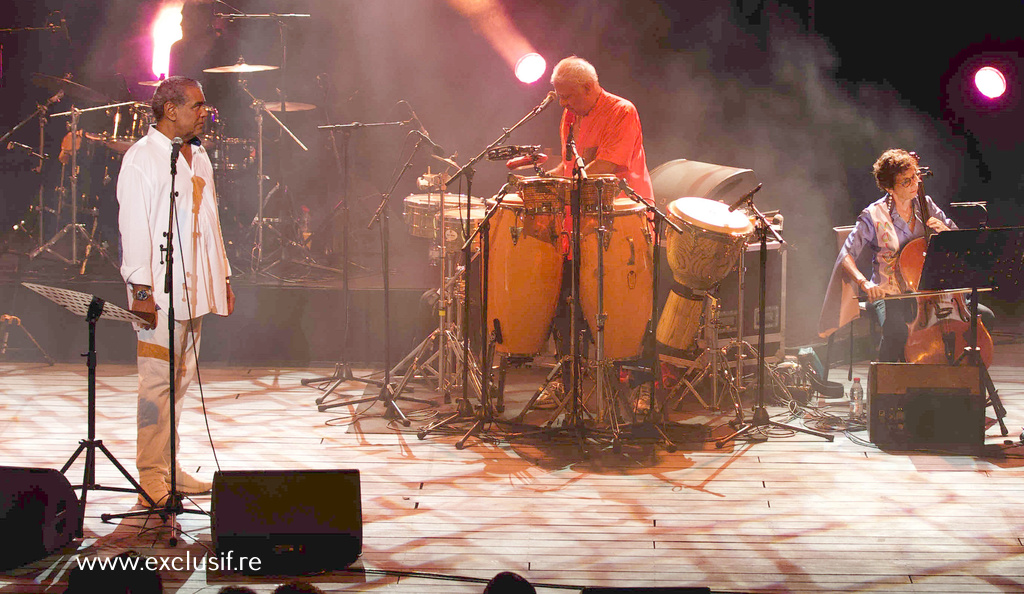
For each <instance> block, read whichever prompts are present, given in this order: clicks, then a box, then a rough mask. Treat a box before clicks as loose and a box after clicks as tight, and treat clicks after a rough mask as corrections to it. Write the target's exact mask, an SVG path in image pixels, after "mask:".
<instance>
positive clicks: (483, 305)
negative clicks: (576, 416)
mask: <svg viewBox="0 0 1024 594" xmlns="http://www.w3.org/2000/svg"><path fill="white" fill-rule="evenodd" d="M554 101H555V92H554V91H550V92H548V94H547V96H546V97H545V98H544V100H543V101H542V102H541V103H540V104H539V105H538V106H537V107H535V108H534V109H533V110H532V111H530V113H528V114H526V115H525V116H523V118H522V119H520V120H519V121H518V122H516V123H515V124H514V125H512V126H511V127H510V128H503V131H502V134H501V135H500V136H499V137H498V138H497V139H496V140H495V141H494V142H492V143H491V144H489V145H488V146H487V147H485V148H484V150H482V151H480V153H479V154H477V155H476V156H475V157H473V158H472V159H470V160H469V161H468V162H466V164H465V165H463V166H462V167H461V168H460V169H459V170H458V171H456V172H455V173H454V174H453V175H452V176H451V178H450V179H449V180H448V185H449V186H450V185H451V184H452V183H453V182H456V181H458V180H459V179H460V178H462V177H465V179H466V195H467V196H472V195H473V191H472V190H473V176H474V174H475V169H474V166H475V165H476V164H477V163H478V162H480V161H481V160H482V159H483V158H484V157H485V156H486V155H487V153H488V151H490V150H491V149H493V148H495V147H497V146H498V145H501V144H503V143H504V142H505V141H506V140H508V138H509V137H510V136H511V135H512V133H513V132H514V131H515V130H517V129H518V128H519V127H520V126H522V125H523V124H525V123H526V122H528V121H529V120H531V119H533V118H534V117H536V116H537V115H538V114H540V112H542V111H544V109H545V108H547V107H548V106H549V105H551V104H552V103H553V102H554ZM425 136H426V135H422V137H425ZM507 188H508V184H506V186H505V188H502V191H501V192H499V193H498V196H496V198H495V204H494V206H493V207H492V208H490V209H489V210H488V212H487V214H486V215H484V218H483V219H482V220H481V221H480V226H479V227H477V229H476V230H475V231H474V230H471V229H470V217H469V212H468V210H469V206H468V203H467V207H466V209H467V213H466V215H467V216H466V219H465V220H466V223H465V228H464V232H465V236H466V237H467V239H466V242H465V243H464V244H463V246H462V260H463V262H462V266H463V268H465V269H467V270H468V269H469V264H470V260H471V258H472V246H473V243H474V241H475V240H476V236H477V235H478V234H479V235H480V236H481V239H480V243H481V247H480V253H481V254H482V258H481V274H480V278H481V283H480V284H481V289H480V292H481V295H480V316H481V328H480V333H481V337H480V361H481V362H482V364H481V365H480V367H481V369H482V371H483V373H482V374H481V382H480V383H481V387H480V411H479V414H478V415H474V418H473V425H472V426H471V427H470V428H469V430H468V431H467V432H466V434H465V435H464V436H463V437H462V439H460V440H459V441H457V442H456V443H455V447H456V448H457V449H462V448H464V447H465V446H466V442H467V441H468V440H469V438H470V437H471V436H473V435H476V434H477V433H479V432H480V431H482V430H483V429H484V428H485V427H489V426H490V425H491V424H492V423H494V421H495V417H494V406H493V405H492V403H491V399H490V385H489V384H490V376H491V373H492V371H493V366H492V361H491V360H490V356H491V355H492V354H493V349H492V348H491V347H490V346H489V343H490V334H489V325H488V324H487V301H488V294H487V284H488V283H487V279H488V278H489V270H488V256H487V254H488V252H489V250H490V246H489V240H490V234H491V231H490V219H491V217H493V216H494V214H495V213H496V212H497V211H498V207H500V206H501V201H502V200H503V199H504V197H505V194H506V193H507V192H508V189H507ZM467 290H468V289H467ZM462 308H463V317H464V319H466V320H468V319H469V298H468V296H467V298H466V299H464V300H463V304H462ZM462 360H463V361H469V360H470V343H469V332H464V333H463V337H462ZM469 370H470V366H469V365H463V366H462V400H463V401H464V402H468V400H469ZM460 408H461V409H466V408H468V407H466V406H461V407H460ZM459 418H460V416H459V415H456V416H455V417H453V418H449V419H446V421H445V423H435V424H433V425H431V426H430V427H428V428H427V429H425V430H423V431H421V432H420V433H419V435H418V436H419V437H420V439H425V438H426V436H427V435H429V434H430V433H432V432H434V431H436V430H439V429H441V428H443V427H446V426H447V425H448V424H449V423H451V422H454V421H455V420H457V419H459Z"/></svg>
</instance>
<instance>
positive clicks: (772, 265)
mask: <svg viewBox="0 0 1024 594" xmlns="http://www.w3.org/2000/svg"><path fill="white" fill-rule="evenodd" d="M767 255H768V262H767V266H766V268H765V282H766V286H765V308H764V344H765V353H764V356H765V358H766V359H768V360H770V361H781V360H782V358H783V356H784V355H785V349H786V344H785V340H784V331H785V327H786V252H785V250H780V249H779V243H778V242H776V241H770V242H768V254H767ZM743 266H744V270H745V272H744V274H743V340H745V341H746V342H748V343H750V344H751V346H753V347H754V348H757V339H758V328H759V326H758V319H759V309H758V293H759V290H760V287H759V284H758V283H759V282H760V279H761V244H760V243H754V244H749V245H747V249H746V251H745V252H744V254H743ZM718 297H719V299H720V300H721V306H722V309H721V312H720V314H719V316H720V322H721V331H720V332H719V334H718V337H719V339H723V338H724V339H732V338H734V337H735V336H736V326H737V324H738V322H739V300H740V291H739V272H738V271H737V270H733V271H732V272H730V273H729V276H727V277H725V278H724V279H723V280H722V282H721V283H719V285H718Z"/></svg>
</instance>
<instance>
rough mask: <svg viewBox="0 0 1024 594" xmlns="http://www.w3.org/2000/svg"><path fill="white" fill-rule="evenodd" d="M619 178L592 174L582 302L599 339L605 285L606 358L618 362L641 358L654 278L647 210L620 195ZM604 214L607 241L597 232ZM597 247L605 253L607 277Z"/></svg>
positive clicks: (586, 200) (585, 215)
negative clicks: (600, 297) (601, 292)
mask: <svg viewBox="0 0 1024 594" xmlns="http://www.w3.org/2000/svg"><path fill="white" fill-rule="evenodd" d="M618 182H619V180H618V178H617V177H615V176H614V175H593V176H590V178H588V179H587V180H585V182H584V185H583V191H582V192H581V204H580V210H581V212H582V221H581V224H580V239H581V245H580V303H581V305H582V307H583V314H584V316H585V317H586V320H587V324H588V325H589V326H590V330H591V333H593V334H594V335H595V340H596V334H597V330H598V328H597V315H598V313H599V311H598V290H599V288H600V286H601V285H600V283H602V282H603V283H604V299H603V305H604V307H603V310H604V314H605V316H606V318H605V324H604V358H605V359H606V360H613V361H619V360H627V359H635V358H637V357H639V356H640V354H641V351H642V350H643V337H644V333H645V332H646V331H647V324H648V322H649V321H650V311H651V300H652V299H653V293H652V285H653V281H654V266H653V258H652V253H651V244H652V241H653V237H652V235H651V229H650V225H649V224H648V221H647V209H646V208H645V207H644V206H643V205H641V204H637V203H636V202H634V201H633V200H630V199H629V198H616V196H617V195H618V194H619V193H620V190H619V183H618ZM602 218H603V220H604V229H605V232H604V240H603V242H601V241H600V233H599V231H598V228H599V225H600V224H601V220H602ZM598 250H601V251H602V252H603V254H601V259H602V261H603V264H604V275H603V279H602V277H601V275H600V271H599V270H598Z"/></svg>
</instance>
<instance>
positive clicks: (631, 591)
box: [580, 586, 711, 594]
mask: <svg viewBox="0 0 1024 594" xmlns="http://www.w3.org/2000/svg"><path fill="white" fill-rule="evenodd" d="M580 594H711V588H709V587H706V586H690V587H674V586H654V587H644V586H638V587H635V588H629V587H626V588H616V587H614V586H598V587H592V588H583V590H582V591H581V592H580Z"/></svg>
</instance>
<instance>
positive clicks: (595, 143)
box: [559, 90, 654, 200]
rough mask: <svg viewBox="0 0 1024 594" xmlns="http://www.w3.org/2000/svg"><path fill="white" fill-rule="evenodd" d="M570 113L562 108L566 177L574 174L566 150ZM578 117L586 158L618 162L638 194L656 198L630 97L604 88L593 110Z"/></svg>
mask: <svg viewBox="0 0 1024 594" xmlns="http://www.w3.org/2000/svg"><path fill="white" fill-rule="evenodd" d="M568 115H569V111H568V110H563V111H562V121H561V125H560V126H559V128H560V131H561V139H562V166H563V171H564V172H565V176H566V177H571V175H572V161H570V160H569V157H568V156H567V155H566V154H565V141H566V139H567V138H568V136H569V119H567V116H568ZM575 120H576V122H575V130H574V131H573V138H574V139H575V141H576V151H577V152H578V153H579V154H580V156H581V157H583V162H584V163H586V164H590V162H591V161H594V160H596V159H600V160H602V161H608V162H611V163H614V164H616V165H618V168H619V169H618V170H617V171H616V172H615V174H616V175H618V176H619V177H621V178H623V179H625V180H626V183H627V184H629V187H631V188H633V190H634V191H635V192H636V193H637V194H640V195H641V196H643V197H644V198H646V199H648V200H651V199H653V198H654V189H653V187H652V186H651V174H650V172H648V171H647V157H646V156H645V155H644V135H643V131H642V130H641V128H640V116H639V115H638V114H637V112H636V107H634V106H633V104H632V103H630V102H629V101H628V100H626V99H623V98H622V97H618V96H616V95H612V94H611V93H609V92H608V91H604V90H602V91H601V96H600V97H598V98H597V103H596V104H595V105H594V108H593V109H591V110H590V113H588V114H587V115H585V116H583V117H579V116H576V118H575Z"/></svg>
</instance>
